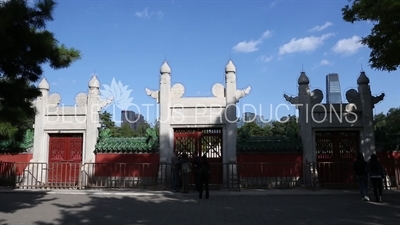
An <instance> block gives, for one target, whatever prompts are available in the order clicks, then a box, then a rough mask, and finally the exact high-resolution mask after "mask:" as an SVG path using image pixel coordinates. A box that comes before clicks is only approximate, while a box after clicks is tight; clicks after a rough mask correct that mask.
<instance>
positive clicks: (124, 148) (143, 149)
mask: <svg viewBox="0 0 400 225" xmlns="http://www.w3.org/2000/svg"><path fill="white" fill-rule="evenodd" d="M146 133H147V136H146V137H111V136H110V130H108V129H105V130H103V131H101V132H100V135H99V139H98V141H97V144H96V146H95V150H94V153H153V152H158V136H157V134H156V132H155V130H154V129H150V128H149V129H147V130H146Z"/></svg>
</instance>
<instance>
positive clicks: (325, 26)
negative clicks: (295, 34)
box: [309, 22, 333, 32]
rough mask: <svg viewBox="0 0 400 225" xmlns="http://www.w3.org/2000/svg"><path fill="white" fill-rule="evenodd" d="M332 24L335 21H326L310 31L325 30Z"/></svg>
mask: <svg viewBox="0 0 400 225" xmlns="http://www.w3.org/2000/svg"><path fill="white" fill-rule="evenodd" d="M332 25H333V23H331V22H326V23H325V24H324V25H321V26H319V25H317V26H315V27H313V28H311V29H310V30H309V31H311V32H314V31H323V30H325V29H326V28H328V27H330V26H332Z"/></svg>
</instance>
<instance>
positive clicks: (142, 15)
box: [135, 7, 164, 19]
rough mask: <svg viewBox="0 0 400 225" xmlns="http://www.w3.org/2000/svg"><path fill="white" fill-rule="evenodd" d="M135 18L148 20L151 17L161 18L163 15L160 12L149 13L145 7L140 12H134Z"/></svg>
mask: <svg viewBox="0 0 400 225" xmlns="http://www.w3.org/2000/svg"><path fill="white" fill-rule="evenodd" d="M135 16H137V17H139V18H142V19H150V18H151V17H153V16H157V17H158V18H160V19H161V18H163V16H164V13H163V12H162V11H151V12H149V9H148V8H147V7H146V8H145V9H143V10H142V11H136V13H135Z"/></svg>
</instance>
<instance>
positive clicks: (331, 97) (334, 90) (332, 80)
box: [326, 73, 342, 104]
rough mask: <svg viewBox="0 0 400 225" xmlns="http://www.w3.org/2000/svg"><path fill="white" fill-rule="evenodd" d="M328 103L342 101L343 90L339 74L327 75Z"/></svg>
mask: <svg viewBox="0 0 400 225" xmlns="http://www.w3.org/2000/svg"><path fill="white" fill-rule="evenodd" d="M326 103H328V104H336V103H342V90H341V88H340V81H339V74H337V73H330V74H328V75H326Z"/></svg>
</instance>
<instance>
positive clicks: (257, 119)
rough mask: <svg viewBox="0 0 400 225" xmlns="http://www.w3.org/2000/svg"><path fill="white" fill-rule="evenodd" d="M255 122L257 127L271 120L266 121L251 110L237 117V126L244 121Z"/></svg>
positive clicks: (263, 125)
mask: <svg viewBox="0 0 400 225" xmlns="http://www.w3.org/2000/svg"><path fill="white" fill-rule="evenodd" d="M251 122H254V123H256V124H257V125H258V126H259V127H265V126H267V125H268V124H270V123H271V121H266V120H265V119H264V117H263V116H260V115H256V114H255V113H252V112H245V113H243V117H242V118H239V119H238V122H237V127H238V128H240V127H242V126H243V125H244V124H245V123H251Z"/></svg>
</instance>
